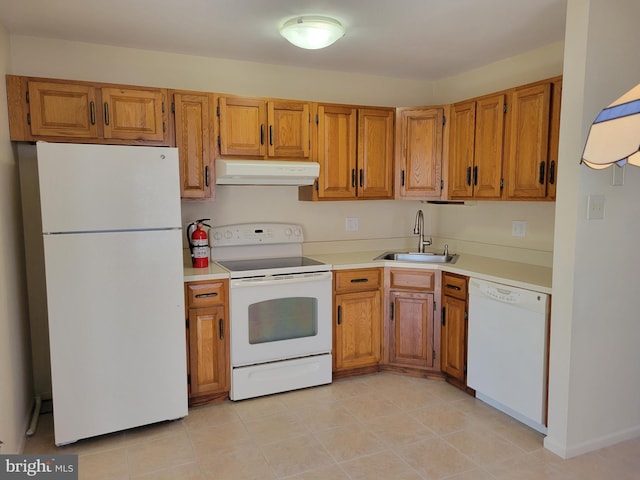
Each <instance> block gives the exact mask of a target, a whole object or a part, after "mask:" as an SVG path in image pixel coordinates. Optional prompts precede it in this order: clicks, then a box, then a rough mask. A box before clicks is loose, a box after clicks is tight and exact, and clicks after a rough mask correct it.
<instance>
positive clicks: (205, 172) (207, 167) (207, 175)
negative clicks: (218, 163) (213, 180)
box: [204, 166, 209, 187]
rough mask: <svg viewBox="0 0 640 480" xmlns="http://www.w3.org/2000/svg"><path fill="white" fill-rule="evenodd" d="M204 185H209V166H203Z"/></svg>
mask: <svg viewBox="0 0 640 480" xmlns="http://www.w3.org/2000/svg"><path fill="white" fill-rule="evenodd" d="M204 186H205V187H208V186H209V166H205V167H204Z"/></svg>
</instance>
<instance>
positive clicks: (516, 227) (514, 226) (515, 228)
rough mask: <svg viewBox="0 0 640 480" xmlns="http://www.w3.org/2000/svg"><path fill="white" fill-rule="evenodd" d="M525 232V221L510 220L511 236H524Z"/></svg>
mask: <svg viewBox="0 0 640 480" xmlns="http://www.w3.org/2000/svg"><path fill="white" fill-rule="evenodd" d="M526 233H527V222H522V221H517V220H514V221H513V222H511V236H513V237H524V236H525V235H526Z"/></svg>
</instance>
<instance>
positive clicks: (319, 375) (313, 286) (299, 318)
mask: <svg viewBox="0 0 640 480" xmlns="http://www.w3.org/2000/svg"><path fill="white" fill-rule="evenodd" d="M209 238H210V243H211V245H212V248H211V255H212V259H213V260H216V261H217V262H218V264H219V265H221V266H222V267H223V268H225V269H227V270H228V271H229V272H230V277H231V281H230V287H229V290H230V306H229V315H230V330H231V391H230V394H229V397H230V398H231V400H242V399H246V398H252V397H257V396H261V395H268V394H271V393H277V392H284V391H288V390H295V389H300V388H305V387H311V386H314V385H322V384H326V383H331V380H332V376H331V365H332V363H331V345H332V334H331V328H332V320H331V319H332V308H331V291H332V273H331V265H327V264H324V263H321V262H318V261H317V260H313V259H311V258H307V257H303V256H302V241H303V235H302V229H301V228H300V226H299V225H291V224H278V223H267V224H241V225H228V226H223V227H216V228H213V229H212V230H211V231H210V237H209Z"/></svg>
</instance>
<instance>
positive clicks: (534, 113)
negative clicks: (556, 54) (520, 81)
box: [507, 83, 551, 199]
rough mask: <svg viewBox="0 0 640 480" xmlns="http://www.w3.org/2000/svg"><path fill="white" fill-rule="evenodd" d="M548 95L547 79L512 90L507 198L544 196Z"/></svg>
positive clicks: (547, 138) (547, 134) (545, 191)
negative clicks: (544, 81)
mask: <svg viewBox="0 0 640 480" xmlns="http://www.w3.org/2000/svg"><path fill="white" fill-rule="evenodd" d="M550 99H551V84H549V83H545V84H541V85H534V86H532V87H528V88H522V89H516V90H515V91H514V93H513V99H512V102H511V108H512V110H511V138H510V141H509V145H510V147H509V152H510V153H509V159H508V162H507V171H508V175H509V176H508V184H507V185H508V192H507V196H508V198H510V199H518V198H544V197H545V196H546V193H547V188H546V187H547V168H548V165H547V160H548V140H549V104H550Z"/></svg>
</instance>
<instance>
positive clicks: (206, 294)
mask: <svg viewBox="0 0 640 480" xmlns="http://www.w3.org/2000/svg"><path fill="white" fill-rule="evenodd" d="M217 296H218V294H217V293H216V292H210V293H198V294H197V295H196V298H211V297H217Z"/></svg>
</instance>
